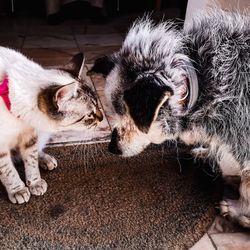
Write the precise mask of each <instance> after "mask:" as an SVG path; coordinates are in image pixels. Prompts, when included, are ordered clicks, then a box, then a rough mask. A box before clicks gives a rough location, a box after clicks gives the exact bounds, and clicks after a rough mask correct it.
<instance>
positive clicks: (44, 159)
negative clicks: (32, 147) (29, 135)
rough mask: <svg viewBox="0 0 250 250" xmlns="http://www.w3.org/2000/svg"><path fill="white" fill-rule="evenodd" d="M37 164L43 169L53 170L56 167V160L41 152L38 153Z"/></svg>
mask: <svg viewBox="0 0 250 250" xmlns="http://www.w3.org/2000/svg"><path fill="white" fill-rule="evenodd" d="M39 166H40V167H42V168H43V169H45V170H53V169H54V168H56V167H57V160H56V158H55V157H53V156H51V155H48V154H45V153H42V154H41V155H39Z"/></svg>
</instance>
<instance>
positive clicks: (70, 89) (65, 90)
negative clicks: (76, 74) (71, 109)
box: [54, 83, 78, 110]
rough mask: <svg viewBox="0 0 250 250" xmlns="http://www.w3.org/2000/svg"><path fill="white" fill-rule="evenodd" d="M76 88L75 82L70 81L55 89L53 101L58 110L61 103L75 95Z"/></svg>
mask: <svg viewBox="0 0 250 250" xmlns="http://www.w3.org/2000/svg"><path fill="white" fill-rule="evenodd" d="M77 88H78V87H77V84H76V83H71V84H67V85H65V86H63V87H61V88H59V89H58V90H57V91H56V93H55V95H54V102H55V103H56V106H57V107H58V109H59V110H60V108H61V107H62V104H64V103H66V102H67V101H68V100H69V99H71V98H72V97H73V96H74V95H75V93H76V91H77Z"/></svg>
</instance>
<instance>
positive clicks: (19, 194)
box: [8, 187, 30, 204]
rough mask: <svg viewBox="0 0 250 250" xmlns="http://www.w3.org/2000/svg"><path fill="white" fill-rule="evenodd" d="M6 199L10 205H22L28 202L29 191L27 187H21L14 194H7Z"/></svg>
mask: <svg viewBox="0 0 250 250" xmlns="http://www.w3.org/2000/svg"><path fill="white" fill-rule="evenodd" d="M8 197H9V200H10V201H11V202H12V203H17V204H23V203H25V202H28V201H29V199H30V191H29V189H28V188H27V187H23V188H22V189H20V190H18V191H16V192H14V193H9V194H8Z"/></svg>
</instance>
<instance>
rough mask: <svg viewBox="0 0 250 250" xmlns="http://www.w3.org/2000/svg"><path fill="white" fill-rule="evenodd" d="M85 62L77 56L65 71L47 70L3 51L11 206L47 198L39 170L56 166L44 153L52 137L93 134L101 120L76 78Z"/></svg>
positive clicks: (1, 111)
mask: <svg viewBox="0 0 250 250" xmlns="http://www.w3.org/2000/svg"><path fill="white" fill-rule="evenodd" d="M83 61H84V57H83V54H77V55H76V56H74V57H73V58H72V60H71V61H70V62H69V63H68V64H67V65H65V66H64V67H61V68H58V69H45V68H43V67H41V66H40V65H39V64H37V63H35V62H33V61H31V60H29V59H28V58H26V57H25V56H24V55H22V54H20V53H19V52H16V51H14V50H11V49H8V48H3V47H0V84H1V83H3V82H5V83H6V81H7V82H8V90H7V91H9V94H8V98H9V101H10V110H8V105H6V102H5V101H4V98H0V180H1V182H2V184H3V185H4V186H5V188H6V190H7V193H8V196H9V199H10V201H11V202H13V203H19V204H21V203H24V202H27V201H28V200H29V199H30V195H31V194H32V195H43V194H44V193H45V192H46V190H47V183H46V182H45V180H43V179H41V175H40V171H39V167H38V165H39V164H40V165H41V166H43V167H45V168H47V169H49V170H52V169H53V168H55V167H56V166H57V161H56V159H55V158H53V157H52V156H49V155H47V154H45V153H44V152H43V151H42V149H43V146H44V144H45V143H46V141H47V140H48V138H49V134H50V133H53V132H57V131H63V130H84V129H89V128H91V127H94V126H96V125H97V123H98V122H99V121H101V120H102V113H101V112H100V111H99V109H98V106H97V100H96V97H95V95H94V93H93V91H92V90H91V89H90V88H89V87H88V85H86V83H84V81H83V80H81V79H80V78H78V76H79V73H80V72H81V69H82V67H83ZM0 87H1V85H0ZM12 149H18V151H19V152H20V155H21V158H22V160H23V162H24V167H25V176H26V185H25V184H24V182H23V181H22V180H21V179H20V177H19V174H18V172H17V170H16V169H15V167H14V165H13V162H12V160H11V150H12ZM38 161H39V163H38Z"/></svg>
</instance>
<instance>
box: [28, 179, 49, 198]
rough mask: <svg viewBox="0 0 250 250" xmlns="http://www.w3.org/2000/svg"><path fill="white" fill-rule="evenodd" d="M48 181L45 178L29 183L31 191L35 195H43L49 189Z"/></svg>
mask: <svg viewBox="0 0 250 250" xmlns="http://www.w3.org/2000/svg"><path fill="white" fill-rule="evenodd" d="M47 186H48V185H47V182H46V181H45V180H43V179H40V180H39V181H37V182H35V183H32V184H30V185H29V190H30V193H31V194H33V195H37V196H38V195H43V194H44V193H45V192H46V191H47Z"/></svg>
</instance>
